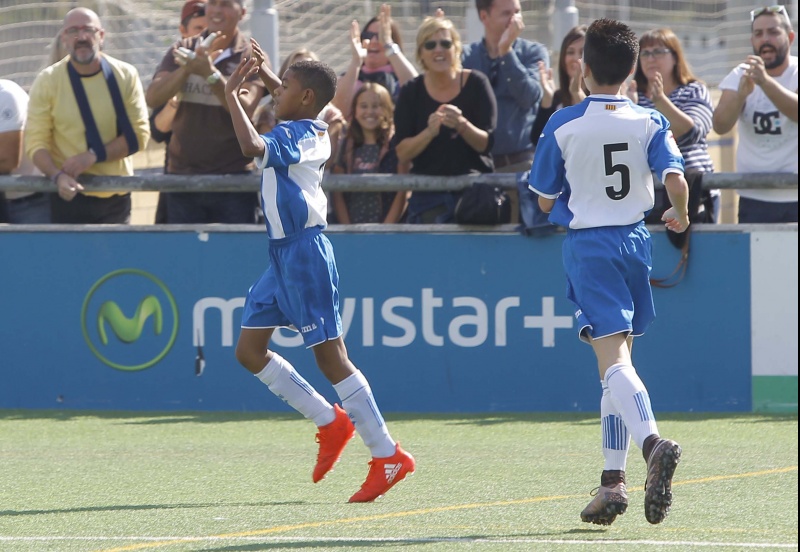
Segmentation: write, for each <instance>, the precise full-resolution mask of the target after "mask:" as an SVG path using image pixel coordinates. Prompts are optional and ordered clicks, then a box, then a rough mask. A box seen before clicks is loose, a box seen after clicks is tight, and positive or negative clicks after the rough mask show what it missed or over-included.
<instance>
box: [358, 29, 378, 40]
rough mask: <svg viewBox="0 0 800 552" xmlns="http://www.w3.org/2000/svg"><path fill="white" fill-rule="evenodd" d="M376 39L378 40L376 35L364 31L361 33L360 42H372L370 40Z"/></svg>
mask: <svg viewBox="0 0 800 552" xmlns="http://www.w3.org/2000/svg"><path fill="white" fill-rule="evenodd" d="M376 38H378V33H373V32H371V31H364V32H363V33H361V40H362V41H363V40H369V41H372V40H375V39H376Z"/></svg>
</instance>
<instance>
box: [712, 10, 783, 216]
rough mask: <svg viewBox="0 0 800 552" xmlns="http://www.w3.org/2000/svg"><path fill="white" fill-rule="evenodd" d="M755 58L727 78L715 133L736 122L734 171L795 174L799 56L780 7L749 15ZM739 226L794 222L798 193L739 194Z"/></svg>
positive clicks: (745, 192) (718, 105) (761, 192)
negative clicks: (792, 51) (794, 51)
mask: <svg viewBox="0 0 800 552" xmlns="http://www.w3.org/2000/svg"><path fill="white" fill-rule="evenodd" d="M750 21H751V23H750V28H751V36H750V42H751V44H752V45H753V55H749V56H747V57H746V58H745V59H744V61H743V62H742V63H741V64H739V65H738V66H737V67H735V68H734V69H733V71H731V72H730V73H729V74H728V76H726V77H725V78H724V79H723V80H722V82H721V83H720V85H719V87H720V89H721V90H722V95H721V96H720V99H719V103H718V104H717V107H716V109H715V110H714V130H715V131H716V132H717V133H719V134H724V133H726V132H729V131H730V130H731V129H732V128H733V127H734V125H735V124H736V123H737V122H738V123H739V128H738V135H739V144H738V146H737V148H736V170H737V172H740V173H751V172H752V173H756V172H788V173H795V174H796V173H797V56H793V55H790V53H789V49H790V48H791V45H792V42H794V31H793V30H792V22H791V20H790V19H789V14H788V13H787V12H786V8H785V7H784V6H770V7H766V8H758V9H755V10H753V11H752V12H750ZM739 222H740V223H760V222H797V188H795V189H793V190H739Z"/></svg>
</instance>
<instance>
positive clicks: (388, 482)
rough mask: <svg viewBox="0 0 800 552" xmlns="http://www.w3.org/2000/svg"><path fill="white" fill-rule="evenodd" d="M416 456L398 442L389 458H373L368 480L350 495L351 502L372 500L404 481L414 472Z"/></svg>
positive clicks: (370, 463)
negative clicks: (402, 447)
mask: <svg viewBox="0 0 800 552" xmlns="http://www.w3.org/2000/svg"><path fill="white" fill-rule="evenodd" d="M416 465H417V463H416V461H415V460H414V457H413V456H411V455H410V454H409V453H407V452H406V451H404V450H403V449H401V448H400V443H397V448H396V449H395V453H394V455H392V456H390V457H388V458H373V459H372V460H371V461H370V462H369V473H368V474H367V480H366V481H364V484H363V485H361V489H359V490H358V492H356V494H354V495H353V496H351V497H350V502H372V501H373V500H375V499H376V498H378V497H380V496H383V495H384V494H386V492H387V491H388V490H389V489H391V488H392V487H394V486H395V485H396V484H397V483H399V482H400V481H402V480H403V479H404V478H405V476H406V475H409V474H412V473H414V469H415V468H416Z"/></svg>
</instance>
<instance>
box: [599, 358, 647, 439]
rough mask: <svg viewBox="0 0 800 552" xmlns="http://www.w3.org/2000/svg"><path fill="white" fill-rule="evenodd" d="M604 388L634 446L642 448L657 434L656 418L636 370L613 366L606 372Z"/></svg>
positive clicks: (618, 365)
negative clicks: (647, 440)
mask: <svg viewBox="0 0 800 552" xmlns="http://www.w3.org/2000/svg"><path fill="white" fill-rule="evenodd" d="M605 380H606V386H607V387H608V390H609V391H610V393H611V400H612V401H614V405H615V406H616V407H617V410H618V411H619V413H620V414H621V415H622V421H623V422H624V423H625V426H626V427H627V428H628V431H629V432H630V434H631V437H633V440H634V442H635V443H636V446H638V447H639V448H642V444H643V443H644V440H645V439H646V438H647V437H649V436H650V435H652V434H654V433H655V434H658V426H657V425H656V418H655V416H654V415H653V409H652V407H651V406H650V395H649V394H648V393H647V389H646V388H645V386H644V383H642V380H641V379H639V375H638V374H637V373H636V369H635V368H634V367H633V366H630V365H625V364H615V365H614V366H612V367H611V368H609V369H608V370H607V371H606V378H605Z"/></svg>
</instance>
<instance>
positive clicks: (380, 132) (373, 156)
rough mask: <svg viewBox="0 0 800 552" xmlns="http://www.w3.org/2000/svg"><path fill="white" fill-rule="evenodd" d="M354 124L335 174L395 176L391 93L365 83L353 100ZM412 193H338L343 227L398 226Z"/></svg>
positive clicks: (336, 207) (337, 206) (336, 198)
mask: <svg viewBox="0 0 800 552" xmlns="http://www.w3.org/2000/svg"><path fill="white" fill-rule="evenodd" d="M350 113H351V114H352V115H351V116H350V123H349V126H348V129H347V132H346V134H345V135H344V139H343V140H342V144H341V145H340V146H339V157H338V159H337V160H336V165H335V166H334V169H333V172H334V174H365V173H382V174H392V173H398V172H407V170H406V169H405V168H404V167H403V168H400V169H398V162H397V154H396V153H395V150H394V143H393V142H392V138H393V136H394V122H393V118H394V103H393V102H392V98H391V95H390V94H389V91H388V90H386V88H384V87H383V86H381V85H380V84H377V83H373V82H367V83H364V85H363V86H362V87H361V88H360V89H359V90H358V92H356V95H355V96H354V97H353V101H352V105H351V108H350ZM407 198H408V194H407V192H405V191H399V192H334V193H333V202H334V211H335V213H336V218H337V220H338V221H339V223H340V224H360V223H367V222H382V223H387V224H391V223H396V222H399V221H400V219H401V218H402V216H403V214H404V212H405V208H406V203H407Z"/></svg>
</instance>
